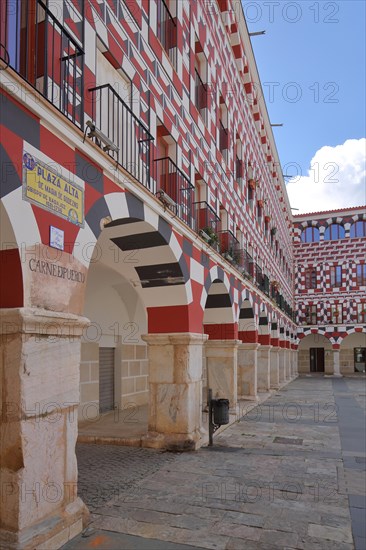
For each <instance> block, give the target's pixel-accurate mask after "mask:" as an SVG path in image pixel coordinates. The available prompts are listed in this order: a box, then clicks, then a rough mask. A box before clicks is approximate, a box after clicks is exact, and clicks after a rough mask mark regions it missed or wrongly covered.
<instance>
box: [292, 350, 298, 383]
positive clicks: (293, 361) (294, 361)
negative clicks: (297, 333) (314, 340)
mask: <svg viewBox="0 0 366 550" xmlns="http://www.w3.org/2000/svg"><path fill="white" fill-rule="evenodd" d="M292 366H293V371H292V372H293V376H294V378H297V377H298V375H299V372H298V370H297V350H295V349H293V350H292Z"/></svg>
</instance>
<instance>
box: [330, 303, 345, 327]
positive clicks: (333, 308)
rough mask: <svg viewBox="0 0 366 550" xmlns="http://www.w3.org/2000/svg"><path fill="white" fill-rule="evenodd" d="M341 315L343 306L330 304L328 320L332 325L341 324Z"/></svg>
mask: <svg viewBox="0 0 366 550" xmlns="http://www.w3.org/2000/svg"><path fill="white" fill-rule="evenodd" d="M335 312H337V314H336V313H335ZM343 314H344V311H343V304H330V319H331V323H332V324H333V325H339V324H343ZM334 318H335V322H334Z"/></svg>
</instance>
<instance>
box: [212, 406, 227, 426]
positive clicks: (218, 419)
mask: <svg viewBox="0 0 366 550" xmlns="http://www.w3.org/2000/svg"><path fill="white" fill-rule="evenodd" d="M212 408H213V421H214V424H217V425H218V426H222V425H223V424H229V400H228V399H213V400H212Z"/></svg>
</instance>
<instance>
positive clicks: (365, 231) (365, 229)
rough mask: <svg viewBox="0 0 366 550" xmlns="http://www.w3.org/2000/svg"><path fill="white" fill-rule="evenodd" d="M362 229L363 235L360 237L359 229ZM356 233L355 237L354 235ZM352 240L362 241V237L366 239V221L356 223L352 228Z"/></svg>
mask: <svg viewBox="0 0 366 550" xmlns="http://www.w3.org/2000/svg"><path fill="white" fill-rule="evenodd" d="M359 227H362V231H361V234H360V235H358V234H357V233H358V228H359ZM353 233H354V235H353ZM349 234H350V238H351V239H360V238H362V237H366V221H365V220H358V221H357V222H354V223H353V224H352V225H351V227H350V232H349Z"/></svg>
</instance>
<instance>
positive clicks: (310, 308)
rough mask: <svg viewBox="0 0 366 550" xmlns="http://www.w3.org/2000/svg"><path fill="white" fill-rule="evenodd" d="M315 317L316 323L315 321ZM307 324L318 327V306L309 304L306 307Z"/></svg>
mask: <svg viewBox="0 0 366 550" xmlns="http://www.w3.org/2000/svg"><path fill="white" fill-rule="evenodd" d="M314 316H315V322H313V321H314ZM305 323H306V324H307V325H317V324H318V306H317V304H311V305H310V304H307V305H306V306H305Z"/></svg>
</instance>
